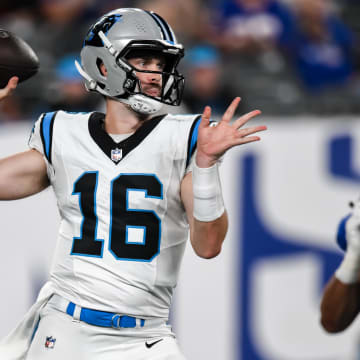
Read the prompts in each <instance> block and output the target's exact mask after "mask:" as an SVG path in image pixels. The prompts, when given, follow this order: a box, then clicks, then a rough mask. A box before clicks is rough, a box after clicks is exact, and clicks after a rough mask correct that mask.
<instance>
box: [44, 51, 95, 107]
mask: <svg viewBox="0 0 360 360" xmlns="http://www.w3.org/2000/svg"><path fill="white" fill-rule="evenodd" d="M75 60H78V61H79V62H80V59H78V58H76V56H74V55H66V56H64V57H63V58H61V59H60V61H59V62H58V64H57V65H56V68H55V73H56V81H55V83H54V87H53V88H52V89H51V94H52V96H51V110H60V109H61V110H65V111H73V112H82V111H83V112H87V111H94V110H97V109H98V107H99V103H100V102H101V100H102V98H101V96H99V95H97V94H94V93H89V92H87V91H86V89H85V87H84V81H83V79H82V77H81V75H80V74H79V73H78V71H77V69H76V67H75V64H74V61H75Z"/></svg>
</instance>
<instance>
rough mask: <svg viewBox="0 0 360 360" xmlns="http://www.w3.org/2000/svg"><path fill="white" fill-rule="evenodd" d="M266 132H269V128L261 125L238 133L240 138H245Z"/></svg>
mask: <svg viewBox="0 0 360 360" xmlns="http://www.w3.org/2000/svg"><path fill="white" fill-rule="evenodd" d="M264 130H267V127H266V126H264V125H259V126H254V127H251V128H247V129H240V130H239V131H238V133H239V136H240V137H244V136H248V135H251V134H254V133H257V132H259V131H264Z"/></svg>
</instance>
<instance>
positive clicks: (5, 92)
mask: <svg viewBox="0 0 360 360" xmlns="http://www.w3.org/2000/svg"><path fill="white" fill-rule="evenodd" d="M18 81H19V78H18V77H16V76H13V77H12V78H11V79H10V80H9V81H8V83H7V85H6V87H4V88H3V89H1V90H0V99H3V98H5V97H7V96H9V95H10V94H11V92H12V91H13V90H14V89H15V88H16V86H17V84H18Z"/></svg>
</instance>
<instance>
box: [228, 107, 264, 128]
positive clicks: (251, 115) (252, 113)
mask: <svg viewBox="0 0 360 360" xmlns="http://www.w3.org/2000/svg"><path fill="white" fill-rule="evenodd" d="M260 114H261V111H260V110H253V111H250V112H249V113H247V114H245V115H243V116H241V117H239V118H238V119H236V120H235V121H234V123H233V125H232V126H233V127H234V128H236V129H239V128H240V127H242V126H243V125H244V124H246V123H247V122H248V121H249V120H250V119H252V118H254V117H256V116H258V115H260Z"/></svg>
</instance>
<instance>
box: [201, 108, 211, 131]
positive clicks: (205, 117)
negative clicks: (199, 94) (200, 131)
mask: <svg viewBox="0 0 360 360" xmlns="http://www.w3.org/2000/svg"><path fill="white" fill-rule="evenodd" d="M210 118H211V107H210V106H205V109H204V111H203V113H202V115H201V121H200V124H199V127H207V126H209V123H210Z"/></svg>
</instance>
